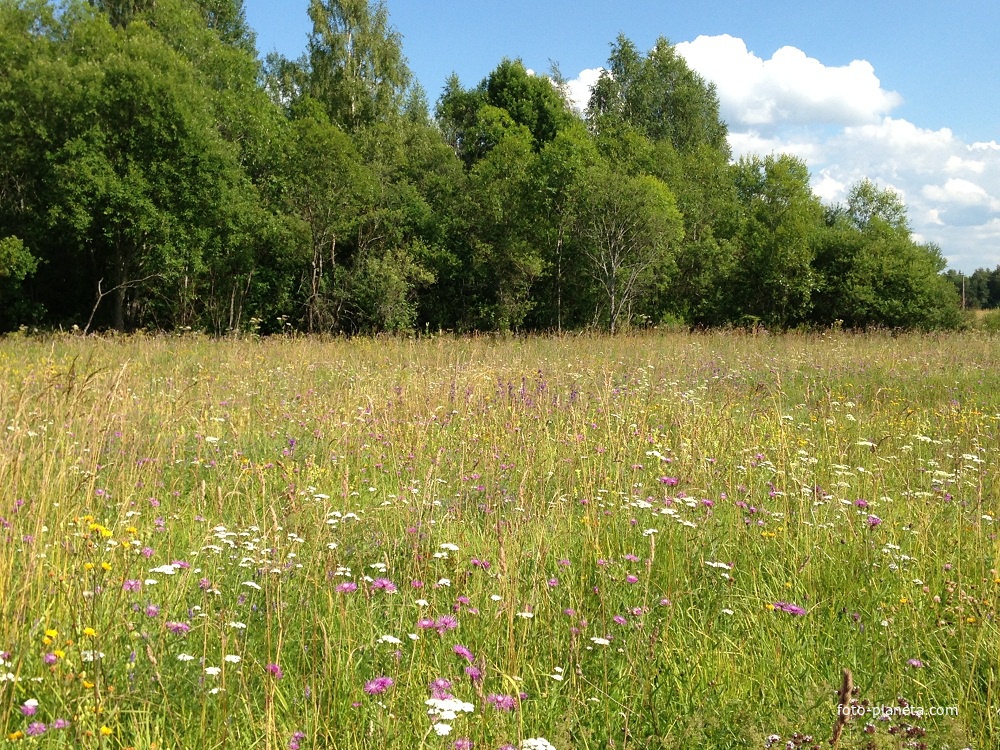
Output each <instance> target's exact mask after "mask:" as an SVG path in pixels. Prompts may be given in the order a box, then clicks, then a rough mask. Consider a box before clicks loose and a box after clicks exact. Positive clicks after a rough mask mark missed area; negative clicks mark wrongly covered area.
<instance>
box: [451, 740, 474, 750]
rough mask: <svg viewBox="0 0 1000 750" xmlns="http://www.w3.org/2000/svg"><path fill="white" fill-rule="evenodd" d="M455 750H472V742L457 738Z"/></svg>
mask: <svg viewBox="0 0 1000 750" xmlns="http://www.w3.org/2000/svg"><path fill="white" fill-rule="evenodd" d="M455 750H472V740H470V739H469V738H468V737H459V738H458V739H457V740H455Z"/></svg>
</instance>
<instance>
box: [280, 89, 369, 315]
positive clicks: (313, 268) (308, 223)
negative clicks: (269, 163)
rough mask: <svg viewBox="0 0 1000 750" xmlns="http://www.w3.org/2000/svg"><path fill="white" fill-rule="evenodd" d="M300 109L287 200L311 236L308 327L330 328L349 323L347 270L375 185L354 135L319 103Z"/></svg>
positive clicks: (287, 162)
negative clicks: (329, 116) (346, 320)
mask: <svg viewBox="0 0 1000 750" xmlns="http://www.w3.org/2000/svg"><path fill="white" fill-rule="evenodd" d="M298 110H299V111H298V116H297V117H296V119H295V120H293V122H292V123H291V132H290V134H289V139H288V141H287V151H286V154H285V158H284V164H283V170H282V171H283V187H282V198H283V200H284V203H285V207H286V210H287V211H288V212H289V213H290V214H291V215H293V216H295V217H297V218H298V219H299V220H300V221H301V222H302V224H303V227H304V231H305V234H306V237H307V238H308V240H307V247H308V260H307V269H306V272H305V273H304V274H303V277H302V293H303V298H304V300H305V314H304V321H303V322H304V325H305V327H306V328H307V330H310V331H330V330H336V329H338V328H339V327H340V326H341V325H342V323H343V313H344V306H345V303H346V301H347V291H348V289H347V269H348V268H349V267H350V265H351V262H352V259H353V255H354V252H355V249H356V247H357V232H358V229H359V226H360V224H361V222H362V220H363V217H364V215H365V214H367V213H368V211H369V210H370V208H371V205H372V201H373V193H374V190H375V183H374V179H373V176H372V174H371V172H370V170H368V168H367V167H366V166H365V165H364V163H363V162H362V160H361V157H360V155H359V154H358V153H357V149H356V148H355V146H354V144H353V143H352V141H351V139H350V138H349V137H348V135H347V134H346V133H344V132H343V131H342V130H341V129H340V128H338V127H336V126H335V125H333V124H332V123H330V121H329V120H328V119H327V117H326V114H325V112H324V111H323V110H322V108H321V107H320V106H319V105H318V104H317V103H315V102H312V101H311V100H308V99H306V100H303V101H302V102H300V104H299V107H298Z"/></svg>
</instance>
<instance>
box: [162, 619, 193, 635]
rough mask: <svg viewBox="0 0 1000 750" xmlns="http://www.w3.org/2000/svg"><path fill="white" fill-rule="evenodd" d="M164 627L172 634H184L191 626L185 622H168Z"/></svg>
mask: <svg viewBox="0 0 1000 750" xmlns="http://www.w3.org/2000/svg"><path fill="white" fill-rule="evenodd" d="M166 628H167V630H169V631H170V632H171V633H173V634H174V635H185V634H186V633H187V632H188V631H189V630H191V626H190V625H188V624H187V623H186V622H168V623H167V624H166Z"/></svg>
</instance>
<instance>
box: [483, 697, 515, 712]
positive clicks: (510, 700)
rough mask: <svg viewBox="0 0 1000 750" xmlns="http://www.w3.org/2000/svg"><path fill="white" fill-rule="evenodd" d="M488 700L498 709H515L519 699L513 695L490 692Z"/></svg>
mask: <svg viewBox="0 0 1000 750" xmlns="http://www.w3.org/2000/svg"><path fill="white" fill-rule="evenodd" d="M486 702H487V703H489V704H490V705H491V706H493V708H495V709H496V710H497V711H513V710H514V709H515V708H516V707H517V699H516V698H514V696H513V695H498V694H497V693H490V694H489V695H487V696H486Z"/></svg>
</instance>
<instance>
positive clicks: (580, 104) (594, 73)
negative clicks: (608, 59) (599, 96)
mask: <svg viewBox="0 0 1000 750" xmlns="http://www.w3.org/2000/svg"><path fill="white" fill-rule="evenodd" d="M603 72H604V68H587V69H586V70H581V71H580V75H578V76H577V77H576V78H574V79H573V80H571V81H567V83H566V86H567V88H568V89H569V100H570V102H571V103H572V104H573V106H574V107H576V108H577V110H578V111H580V112H583V111H584V110H585V109H587V105H588V104H589V103H590V90H591V89H592V88H593V87H594V84H595V83H597V79H598V78H600V77H601V73H603Z"/></svg>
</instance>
